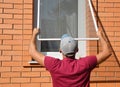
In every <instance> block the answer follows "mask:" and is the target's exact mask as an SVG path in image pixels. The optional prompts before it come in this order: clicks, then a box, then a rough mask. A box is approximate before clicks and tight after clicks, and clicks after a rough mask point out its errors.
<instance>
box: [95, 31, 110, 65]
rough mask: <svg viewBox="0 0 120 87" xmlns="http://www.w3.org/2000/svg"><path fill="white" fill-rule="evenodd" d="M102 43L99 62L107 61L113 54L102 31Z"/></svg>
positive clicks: (98, 56)
mask: <svg viewBox="0 0 120 87" xmlns="http://www.w3.org/2000/svg"><path fill="white" fill-rule="evenodd" d="M99 38H100V43H101V45H102V51H101V52H100V53H99V54H98V55H97V59H98V63H101V62H103V61H105V60H106V59H107V58H108V57H109V56H110V55H111V49H110V47H109V44H108V42H107V41H106V39H105V36H104V35H103V34H102V33H101V34H100V35H99Z"/></svg>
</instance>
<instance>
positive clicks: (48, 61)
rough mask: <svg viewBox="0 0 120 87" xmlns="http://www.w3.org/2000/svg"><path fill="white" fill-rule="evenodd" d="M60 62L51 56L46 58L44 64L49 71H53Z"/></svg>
mask: <svg viewBox="0 0 120 87" xmlns="http://www.w3.org/2000/svg"><path fill="white" fill-rule="evenodd" d="M60 61H61V60H60V59H57V58H54V57H51V56H45V60H44V64H45V67H46V69H47V70H53V68H55V67H56V66H57V65H58V64H60Z"/></svg>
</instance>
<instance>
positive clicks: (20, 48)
mask: <svg viewBox="0 0 120 87" xmlns="http://www.w3.org/2000/svg"><path fill="white" fill-rule="evenodd" d="M22 49H23V48H22V46H13V50H18V51H19V50H22Z"/></svg>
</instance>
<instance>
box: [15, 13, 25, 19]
mask: <svg viewBox="0 0 120 87" xmlns="http://www.w3.org/2000/svg"><path fill="white" fill-rule="evenodd" d="M22 18H23V15H21V14H15V15H14V19H22Z"/></svg>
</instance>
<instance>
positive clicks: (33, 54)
mask: <svg viewBox="0 0 120 87" xmlns="http://www.w3.org/2000/svg"><path fill="white" fill-rule="evenodd" d="M37 33H38V30H36V29H34V31H33V35H32V38H31V41H30V46H29V53H30V55H31V57H32V58H33V59H35V60H36V61H37V62H38V63H40V64H41V65H44V57H45V56H44V55H43V54H42V53H41V52H39V51H38V50H37V47H36V36H37Z"/></svg>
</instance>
